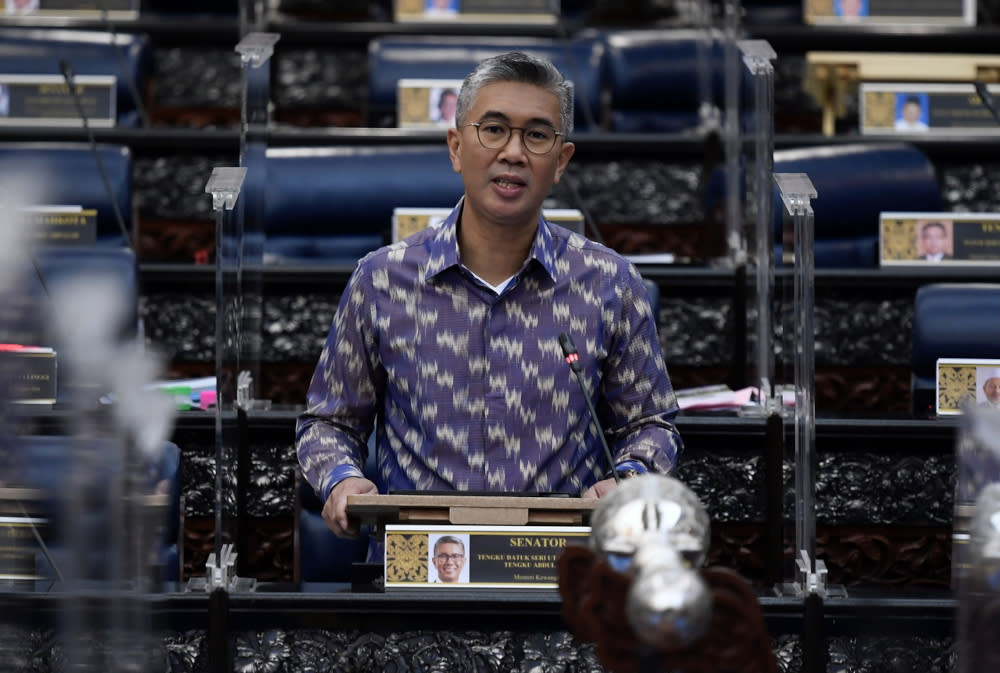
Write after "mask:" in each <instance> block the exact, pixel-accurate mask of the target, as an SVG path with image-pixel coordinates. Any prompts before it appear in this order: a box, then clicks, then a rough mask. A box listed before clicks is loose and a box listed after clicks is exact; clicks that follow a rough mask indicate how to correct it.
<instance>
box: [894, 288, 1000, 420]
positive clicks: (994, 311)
mask: <svg viewBox="0 0 1000 673" xmlns="http://www.w3.org/2000/svg"><path fill="white" fill-rule="evenodd" d="M997 334H1000V284H997V283H933V284H930V285H924V286H922V287H920V288H919V289H918V290H917V293H916V297H915V298H914V301H913V339H912V349H913V350H912V353H911V369H912V374H913V378H912V383H913V388H912V395H913V409H914V413H915V414H917V415H919V416H923V415H926V412H927V411H928V410H930V411H932V412H933V409H934V391H935V388H936V370H937V360H938V358H972V359H978V360H984V359H1000V345H998V343H997V338H996V335H997Z"/></svg>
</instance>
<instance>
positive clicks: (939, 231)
mask: <svg viewBox="0 0 1000 673" xmlns="http://www.w3.org/2000/svg"><path fill="white" fill-rule="evenodd" d="M947 241H948V230H947V229H945V226H944V223H942V222H927V223H925V224H924V225H923V226H922V227H921V228H920V244H921V245H922V246H923V249H924V252H923V255H921V259H923V260H924V261H927V262H940V261H941V260H943V259H951V255H947V254H945V251H944V250H945V243H947Z"/></svg>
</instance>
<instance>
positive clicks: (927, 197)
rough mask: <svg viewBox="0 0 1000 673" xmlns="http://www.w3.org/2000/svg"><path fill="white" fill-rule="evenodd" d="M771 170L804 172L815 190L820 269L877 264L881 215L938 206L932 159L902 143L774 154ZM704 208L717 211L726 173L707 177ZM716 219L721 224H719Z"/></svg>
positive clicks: (779, 215) (778, 226) (778, 208)
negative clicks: (885, 212) (887, 212)
mask: <svg viewBox="0 0 1000 673" xmlns="http://www.w3.org/2000/svg"><path fill="white" fill-rule="evenodd" d="M773 171H774V172H775V173H805V174H807V175H808V176H809V179H810V180H811V181H812V183H813V186H814V187H815V188H816V192H817V194H818V196H817V197H816V199H814V200H813V202H812V206H813V211H814V213H815V230H814V238H815V248H814V252H815V259H816V266H817V267H844V268H875V267H877V266H878V242H879V213H881V212H883V211H924V212H937V211H940V210H941V209H942V208H943V204H942V198H941V188H940V186H939V184H938V181H937V174H936V173H935V170H934V165H933V164H932V163H931V162H930V160H929V159H928V158H927V157H926V156H925V155H924V154H923V153H922V152H920V150H918V149H917V148H915V147H913V146H912V145H906V144H902V143H865V144H856V145H834V146H829V145H821V146H816V147H804V148H799V149H786V150H779V151H777V152H775V153H774V168H773ZM706 194H707V206H706V212H709V213H715V214H718V215H721V214H722V213H724V212H725V208H724V207H723V204H724V199H725V174H724V172H723V169H722V168H721V167H719V168H717V169H715V170H714V171H713V173H712V175H711V176H710V178H709V184H708V186H707V190H706ZM772 198H773V199H774V241H775V248H776V250H775V255H776V258H777V260H778V262H779V263H780V261H781V250H782V248H781V242H782V235H783V229H784V227H785V226H786V224H788V225H789V226H790V222H787V223H786V221H785V218H784V206H783V205H782V203H781V200H780V198H779V194H778V190H777V187H774V188H773V193H772ZM717 224H719V225H721V222H719V223H717Z"/></svg>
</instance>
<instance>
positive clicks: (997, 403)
mask: <svg viewBox="0 0 1000 673" xmlns="http://www.w3.org/2000/svg"><path fill="white" fill-rule="evenodd" d="M997 374H998V375H997V376H991V377H990V378H988V379H986V381H984V382H983V394H984V395H985V396H986V399H985V400H983V401H982V402H980V403H979V406H981V407H989V408H990V409H1000V372H997Z"/></svg>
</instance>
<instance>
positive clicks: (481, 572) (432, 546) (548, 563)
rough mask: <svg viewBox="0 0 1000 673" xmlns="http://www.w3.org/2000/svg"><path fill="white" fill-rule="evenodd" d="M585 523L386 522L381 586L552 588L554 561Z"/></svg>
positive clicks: (585, 529) (583, 534) (583, 539)
mask: <svg viewBox="0 0 1000 673" xmlns="http://www.w3.org/2000/svg"><path fill="white" fill-rule="evenodd" d="M589 536H590V527H589V526H418V525H394V524H390V525H387V526H386V527H385V587H386V589H387V590H391V589H398V588H414V589H426V588H438V587H488V588H494V589H555V588H558V586H559V574H558V569H557V566H556V560H557V559H558V558H559V555H560V554H561V553H562V550H563V549H564V548H565V547H566V546H567V545H570V544H587V539H588V537H589Z"/></svg>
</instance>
